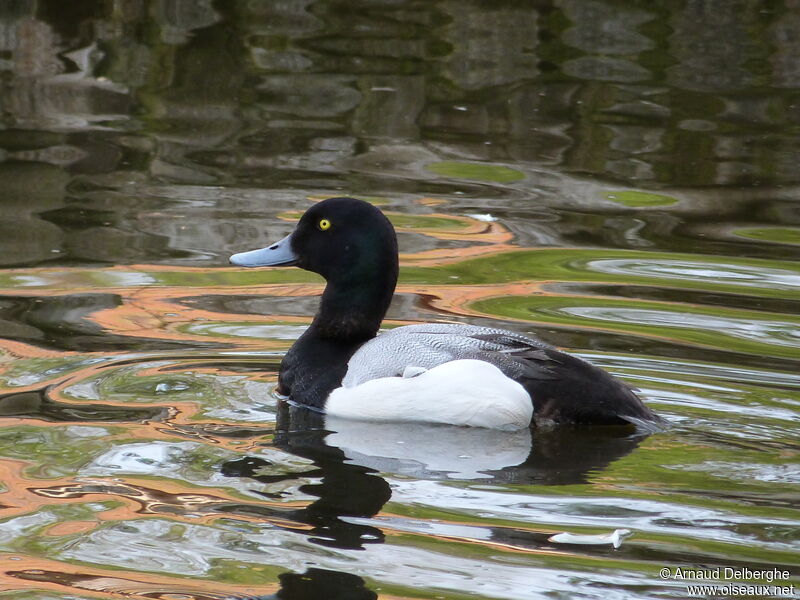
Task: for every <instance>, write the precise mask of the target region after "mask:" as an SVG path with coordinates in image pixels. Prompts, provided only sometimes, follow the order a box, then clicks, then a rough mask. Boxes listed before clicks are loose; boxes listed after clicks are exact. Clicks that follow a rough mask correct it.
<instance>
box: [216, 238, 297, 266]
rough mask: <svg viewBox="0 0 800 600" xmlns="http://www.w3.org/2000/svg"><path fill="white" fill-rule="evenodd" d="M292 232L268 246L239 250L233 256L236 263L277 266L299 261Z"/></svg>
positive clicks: (239, 264) (232, 258)
mask: <svg viewBox="0 0 800 600" xmlns="http://www.w3.org/2000/svg"><path fill="white" fill-rule="evenodd" d="M291 242H292V234H291V233H290V234H289V235H287V236H286V237H285V238H283V239H282V240H281V241H279V242H275V243H274V244H272V245H271V246H268V247H266V248H259V249H258V250H250V251H249V252H239V253H238V254H234V255H233V256H231V258H230V260H231V262H232V263H233V264H234V265H238V266H240V267H277V266H280V265H283V266H289V265H293V264H295V263H296V262H297V256H296V255H295V253H294V252H292V243H291Z"/></svg>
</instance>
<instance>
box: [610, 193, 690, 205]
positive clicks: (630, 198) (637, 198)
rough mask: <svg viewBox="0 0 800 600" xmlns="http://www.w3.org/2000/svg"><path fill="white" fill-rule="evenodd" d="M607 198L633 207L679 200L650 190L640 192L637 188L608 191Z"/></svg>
mask: <svg viewBox="0 0 800 600" xmlns="http://www.w3.org/2000/svg"><path fill="white" fill-rule="evenodd" d="M605 198H606V200H611V201H612V202H616V203H617V204H623V205H625V206H630V207H632V208H644V207H648V206H669V205H670V204H675V203H676V202H678V199H677V198H673V197H672V196H665V195H663V194H653V193H650V192H640V191H635V190H623V191H616V192H606V194H605Z"/></svg>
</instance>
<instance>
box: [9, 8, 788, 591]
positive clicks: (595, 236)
mask: <svg viewBox="0 0 800 600" xmlns="http://www.w3.org/2000/svg"><path fill="white" fill-rule="evenodd" d="M798 32H800V12H798V6H797V3H796V2H794V1H793V0H776V1H772V2H746V1H744V0H734V1H726V2H720V1H715V0H684V1H681V2H661V1H659V2H649V3H644V2H638V1H633V0H630V1H628V0H591V1H577V0H558V1H549V0H544V1H540V2H528V3H525V2H500V3H492V2H485V1H482V0H466V1H462V2H455V1H453V0H434V1H428V2H419V1H416V0H391V1H387V2H380V3H375V2H367V1H361V0H359V1H355V2H341V1H335V0H317V1H314V0H286V1H281V2H246V1H234V2H221V1H216V2H215V1H212V0H202V1H198V2H182V1H179V0H154V1H153V2H144V0H130V1H127V2H122V3H120V2H71V3H69V2H66V3H65V2H57V1H55V0H39V1H37V2H18V1H16V2H4V3H0V267H1V268H0V421H2V423H0V425H2V427H0V558H2V559H3V560H0V592H2V594H4V597H5V596H8V597H9V598H14V599H15V600H16V599H19V600H27V598H29V597H30V594H40V596H41V597H42V598H48V599H49V598H51V597H52V598H56V597H62V596H63V595H64V594H65V593H67V594H69V595H70V596H75V597H81V598H82V597H87V598H88V597H92V598H94V597H102V598H112V597H117V596H119V595H120V594H122V595H126V596H130V597H133V598H163V599H164V600H177V599H178V598H187V599H188V598H194V599H196V600H199V599H206V598H208V599H211V598H226V597H237V598H255V597H261V598H283V599H299V598H322V597H324V598H353V599H358V600H360V599H362V598H363V599H367V598H376V597H383V596H386V597H391V598H431V599H433V598H439V597H450V596H453V597H455V596H461V595H470V596H474V597H479V598H508V599H512V598H513V599H514V600H517V599H518V598H543V597H568V598H605V597H608V596H609V595H613V596H614V597H619V598H653V597H659V598H684V597H686V590H685V587H684V586H683V585H682V584H681V582H676V581H674V580H663V579H660V578H659V577H658V572H659V569H661V568H663V567H665V566H667V567H675V566H682V567H685V566H692V565H694V566H703V567H713V566H720V567H726V566H746V567H748V568H763V569H766V568H773V567H780V568H786V569H789V570H791V571H792V572H793V574H794V575H796V574H797V569H798V561H797V550H798V546H797V540H796V535H794V532H796V530H797V527H798V523H800V516H799V515H798V513H797V509H796V507H795V505H796V501H795V499H796V497H797V494H798V491H799V490H798V485H800V474H799V473H798V470H797V464H796V463H797V460H796V458H797V453H798V450H800V447H799V446H798V440H797V435H796V429H797V423H798V407H800V379H798V376H797V373H798V370H799V369H798V366H799V365H800V338H798V335H797V331H800V321H798V318H797V314H798V310H797V309H798V291H800V268H798V264H800V263H799V262H798V259H800V204H799V203H798V200H800V185H798V184H800V179H798V169H797V164H798V159H799V158H800V35H798ZM342 194H351V195H356V196H361V197H364V198H366V199H369V200H371V201H373V202H376V203H378V204H379V205H381V206H382V207H383V208H384V209H385V210H386V212H387V213H388V215H389V217H390V218H391V219H392V221H393V222H394V224H395V226H396V228H397V229H398V236H399V243H400V248H401V280H400V287H399V288H398V291H397V294H396V297H395V301H394V303H393V305H392V307H391V309H390V312H389V315H388V318H387V323H386V325H387V327H394V326H397V325H400V324H404V323H408V322H416V321H432V320H433V321H457V322H468V323H478V324H489V325H496V326H500V327H504V328H509V329H514V330H516V331H520V332H526V333H531V334H536V335H539V336H540V337H541V338H542V339H543V340H545V341H547V342H550V343H553V344H555V345H559V346H563V347H566V348H568V349H570V350H572V351H574V352H576V353H579V354H582V355H584V356H587V357H588V358H590V359H591V360H593V361H595V362H597V363H598V364H600V365H601V366H603V367H605V368H607V369H609V370H611V371H613V372H614V373H615V374H617V375H619V376H621V377H623V378H625V379H626V380H627V381H629V382H631V383H632V384H634V385H637V386H638V387H639V388H640V389H641V393H642V395H643V396H644V398H645V399H646V400H647V401H648V402H649V403H650V404H652V405H653V406H654V408H655V409H656V410H657V411H658V412H660V413H663V414H665V415H666V416H667V417H668V418H669V419H670V420H671V421H672V422H673V425H674V427H673V428H672V430H670V431H669V432H664V433H659V434H655V435H652V436H649V437H637V436H630V435H629V434H628V433H627V432H615V431H595V430H591V429H589V430H580V431H573V430H567V431H537V432H534V433H533V434H531V433H530V432H527V431H526V432H521V433H520V434H519V435H505V434H503V435H500V436H498V435H497V433H496V432H494V433H493V432H481V431H469V430H467V431H465V430H459V429H458V428H436V427H433V428H430V427H425V426H420V427H396V426H383V425H367V424H360V423H352V422H351V423H347V422H344V423H342V422H339V423H336V422H333V421H327V422H326V421H323V420H322V419H321V417H320V416H319V415H315V414H310V413H307V412H305V411H300V410H297V409H293V408H291V407H289V406H286V405H284V404H281V403H278V402H277V401H276V400H275V399H274V398H272V397H271V396H270V392H271V391H272V387H273V385H274V381H275V377H276V372H277V369H278V366H279V363H280V358H281V356H282V355H283V353H284V352H285V351H286V349H287V348H288V347H289V346H290V345H291V343H292V342H293V340H294V339H296V338H297V337H298V336H299V335H300V333H301V332H302V331H303V329H304V327H305V326H307V324H308V323H309V321H310V317H311V315H312V314H313V312H314V310H315V307H316V302H317V296H318V295H319V293H320V291H321V287H322V282H321V281H320V280H319V278H315V277H313V276H311V275H308V274H305V273H301V272H299V271H297V270H291V269H288V270H282V271H275V270H270V269H263V270H256V271H247V272H245V271H242V270H239V269H233V268H231V267H230V266H229V265H228V262H227V257H228V256H229V255H230V254H231V253H232V252H235V251H240V250H243V249H249V248H254V247H257V246H259V245H263V244H264V243H266V242H271V241H274V240H275V239H279V238H280V237H283V236H284V235H285V234H286V233H288V231H289V230H290V229H291V228H292V227H293V224H292V221H293V220H294V219H296V218H297V215H298V214H299V213H300V212H302V211H303V210H304V209H305V208H307V207H308V206H309V205H310V202H311V201H314V200H317V199H319V198H322V197H325V196H330V195H342ZM619 528H627V529H631V530H633V531H634V535H633V537H631V538H629V539H627V540H626V541H625V542H624V544H623V545H622V547H621V548H619V549H613V548H612V547H611V546H609V545H603V546H601V545H575V546H570V545H567V544H555V543H553V542H550V541H549V538H550V537H551V535H552V534H554V533H558V532H564V531H569V532H573V533H582V534H598V533H608V532H610V531H613V530H614V529H619ZM6 559H8V560H6ZM78 565H79V566H78ZM795 581H796V580H795ZM736 583H753V582H748V581H742V582H739V581H737V582H736ZM798 585H800V584H798Z"/></svg>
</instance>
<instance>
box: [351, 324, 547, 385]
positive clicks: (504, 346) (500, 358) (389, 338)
mask: <svg viewBox="0 0 800 600" xmlns="http://www.w3.org/2000/svg"><path fill="white" fill-rule="evenodd" d="M548 350H554V349H552V348H551V347H550V346H547V345H546V344H543V343H542V342H540V341H538V340H536V339H533V338H530V337H527V336H524V335H521V334H517V333H515V332H512V331H506V330H503V329H493V328H491V327H478V326H475V325H457V324H446V323H431V324H422V325H408V326H406V327H398V328H397V329H392V330H391V331H388V332H386V333H384V334H383V335H379V336H378V337H376V338H374V339H372V340H370V341H368V342H367V343H366V344H364V345H363V346H361V348H359V349H358V350H357V351H356V353H355V354H354V355H353V356H352V358H351V359H350V362H349V363H348V365H347V374H346V375H345V377H344V380H343V382H342V384H343V385H344V386H345V387H350V386H354V385H358V384H360V383H364V382H365V381H369V380H371V379H376V378H378V377H400V376H402V375H403V373H404V372H405V370H406V368H407V367H420V368H423V369H432V368H433V367H436V366H438V365H441V364H444V363H446V362H450V361H451V360H460V359H476V360H483V361H485V362H488V363H491V364H493V365H495V366H497V367H498V368H499V369H500V370H501V371H503V372H504V373H505V374H506V375H508V376H509V377H511V378H512V379H516V380H520V379H523V378H533V379H541V380H547V379H552V378H553V377H554V373H553V371H552V367H553V366H554V365H555V363H556V362H557V360H556V359H555V358H554V357H553V356H550V355H549V353H548Z"/></svg>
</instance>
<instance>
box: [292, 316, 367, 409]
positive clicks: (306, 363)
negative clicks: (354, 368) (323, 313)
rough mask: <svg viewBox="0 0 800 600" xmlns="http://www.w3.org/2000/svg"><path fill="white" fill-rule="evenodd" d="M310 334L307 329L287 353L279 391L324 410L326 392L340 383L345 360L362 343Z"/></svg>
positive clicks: (343, 372) (345, 368)
mask: <svg viewBox="0 0 800 600" xmlns="http://www.w3.org/2000/svg"><path fill="white" fill-rule="evenodd" d="M313 333H314V332H313V331H311V330H309V331H306V333H305V334H304V335H302V336H301V337H300V339H298V340H297V342H295V344H294V346H292V347H291V349H290V350H289V352H287V353H286V356H285V357H284V359H283V361H282V362H281V371H280V375H279V377H278V392H279V393H281V394H283V395H285V396H289V397H290V398H291V399H292V400H293V401H294V402H298V403H300V404H303V405H305V406H310V407H312V408H318V409H323V408H324V407H325V400H326V399H327V397H328V395H329V394H330V393H331V392H332V391H333V390H334V389H336V388H337V387H339V386H340V385H341V384H342V379H343V378H344V376H345V374H346V373H347V362H348V361H349V360H350V357H351V356H352V355H353V353H354V352H355V351H356V350H357V349H358V348H359V346H361V343H360V342H353V341H350V340H340V339H337V338H327V337H319V336H316V335H314V334H313Z"/></svg>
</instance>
